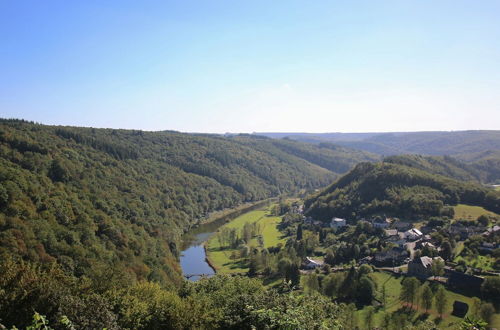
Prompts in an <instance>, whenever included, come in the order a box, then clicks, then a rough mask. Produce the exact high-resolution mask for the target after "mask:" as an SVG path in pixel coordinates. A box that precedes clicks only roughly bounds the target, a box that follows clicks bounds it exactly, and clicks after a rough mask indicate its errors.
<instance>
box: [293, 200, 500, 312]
mask: <svg viewBox="0 0 500 330" xmlns="http://www.w3.org/2000/svg"><path fill="white" fill-rule="evenodd" d="M291 213H294V214H295V218H296V219H297V218H299V217H300V219H301V221H302V223H301V224H300V226H301V227H302V229H301V230H310V231H311V233H319V236H320V241H321V240H322V241H323V245H324V246H325V247H326V250H325V255H323V256H322V255H320V253H317V251H319V250H321V249H315V250H314V253H315V255H311V256H307V257H305V258H304V261H303V263H302V265H301V273H302V274H304V275H306V274H311V273H312V272H316V273H318V272H320V273H325V272H326V273H329V272H343V271H348V269H349V268H350V267H353V266H354V267H360V266H361V265H369V266H370V267H372V268H373V269H375V270H378V271H384V272H388V273H391V274H394V275H396V276H404V277H405V278H406V277H415V278H418V279H419V280H421V281H424V282H425V281H429V282H436V283H440V284H443V285H445V286H446V287H447V288H449V289H450V290H454V291H457V292H461V293H463V294H466V295H470V296H477V295H479V293H480V292H481V286H482V285H483V283H484V281H485V278H486V277H488V276H498V275H499V266H500V265H499V264H498V260H499V259H498V256H499V254H500V253H499V252H500V249H499V248H500V244H499V238H500V235H499V234H500V226H499V225H497V224H496V223H495V221H496V219H486V218H485V217H480V219H477V220H476V221H449V220H447V219H430V220H429V221H414V222H409V221H402V220H400V219H397V218H389V217H385V216H375V217H372V218H370V219H357V220H356V221H355V222H354V221H349V220H348V219H344V218H339V217H333V218H332V219H331V220H330V221H326V222H325V221H319V220H315V219H313V218H312V217H307V216H304V215H303V214H302V213H303V207H301V206H296V207H295V208H293V207H292V210H291ZM320 244H321V243H320ZM328 246H329V247H328ZM346 252H347V253H346ZM332 255H333V257H332ZM465 255H471V256H472V258H471V259H475V260H483V259H484V260H486V259H488V258H491V260H492V261H494V262H493V264H491V265H490V267H484V265H479V264H477V263H470V262H468V261H466V260H468V259H466V258H464V256H465ZM349 261H350V262H349ZM481 266H483V267H481ZM469 308H471V306H468V304H467V303H465V302H463V301H458V300H457V301H454V302H453V313H454V315H455V314H456V315H457V316H461V317H463V316H464V315H465V314H466V313H467V310H468V309H469Z"/></svg>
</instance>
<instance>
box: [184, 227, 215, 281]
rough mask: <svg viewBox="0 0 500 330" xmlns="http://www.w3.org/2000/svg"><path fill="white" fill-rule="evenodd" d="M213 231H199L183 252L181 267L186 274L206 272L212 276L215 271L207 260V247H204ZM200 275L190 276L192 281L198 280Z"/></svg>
mask: <svg viewBox="0 0 500 330" xmlns="http://www.w3.org/2000/svg"><path fill="white" fill-rule="evenodd" d="M211 234H212V232H207V233H199V234H197V235H194V239H192V240H191V243H190V244H189V245H188V246H187V247H186V248H185V250H183V251H182V253H181V258H180V259H181V260H180V261H181V267H182V272H183V273H184V275H192V274H206V275H208V276H212V275H214V274H215V271H214V270H213V269H212V267H210V265H209V264H208V263H207V262H206V260H205V258H206V255H205V249H204V248H203V243H204V242H205V241H206V240H207V239H208V238H209V237H210V235H211ZM199 279H200V276H192V277H190V278H189V280H190V281H197V280H199Z"/></svg>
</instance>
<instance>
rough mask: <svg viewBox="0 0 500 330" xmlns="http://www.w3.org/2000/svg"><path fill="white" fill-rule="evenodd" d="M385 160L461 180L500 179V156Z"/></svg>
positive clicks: (489, 181)
mask: <svg viewBox="0 0 500 330" xmlns="http://www.w3.org/2000/svg"><path fill="white" fill-rule="evenodd" d="M384 162H387V163H393V164H400V165H405V166H410V167H414V168H418V169H421V170H424V171H427V172H429V173H433V174H439V175H444V176H448V177H451V178H454V179H457V180H461V181H477V182H483V183H495V182H498V181H499V180H500V157H499V158H496V157H492V158H485V159H482V160H480V161H477V162H473V163H466V162H463V161H460V160H458V159H455V158H453V157H450V156H420V155H400V156H390V157H386V158H384Z"/></svg>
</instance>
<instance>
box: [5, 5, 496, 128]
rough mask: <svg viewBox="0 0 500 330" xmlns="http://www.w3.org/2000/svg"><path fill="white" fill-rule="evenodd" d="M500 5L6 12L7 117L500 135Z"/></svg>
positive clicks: (14, 8) (116, 124) (121, 124)
mask: <svg viewBox="0 0 500 330" xmlns="http://www.w3.org/2000/svg"><path fill="white" fill-rule="evenodd" d="M499 91H500V1H497V0H494V1H488V0H481V1H475V0H470V1H460V0H453V1H446V0H440V1H436V0H418V1H417V0H414V1H409V0H395V1H384V0H378V1H373V0H370V1H358V0H352V1H331V0H330V1H321V0H308V1H306V0H302V1H296V0H286V1H281V0H273V1H269V0H267V1H259V0H252V1H243V0H242V1H234V0H228V1H219V0H199V1H192V0H181V1H168V0H163V1H148V0H144V1H129V0H107V1H102V0H100V1H93V0H86V1H67V0H63V1H52V0H46V1H35V0H33V1H24V0H15V1H13V0H0V117H3V118H22V119H27V120H33V121H36V122H41V123H44V124H55V125H74V126H92V127H112V128H131V129H143V130H178V131H184V132H209V133H225V132H248V133H250V132H263V131H266V132H271V131H273V132H388V131H424V130H468V129H500V92H499Z"/></svg>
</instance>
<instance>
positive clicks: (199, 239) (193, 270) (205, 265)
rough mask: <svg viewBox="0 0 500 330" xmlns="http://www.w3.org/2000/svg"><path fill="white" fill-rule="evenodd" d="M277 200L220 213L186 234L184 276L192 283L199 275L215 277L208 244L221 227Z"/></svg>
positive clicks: (183, 247) (183, 257) (183, 260)
mask: <svg viewBox="0 0 500 330" xmlns="http://www.w3.org/2000/svg"><path fill="white" fill-rule="evenodd" d="M275 200H276V199H275V198H271V199H267V200H263V201H258V202H255V203H251V204H249V203H247V204H244V205H241V206H240V207H238V208H236V209H232V210H225V211H224V212H219V213H218V215H219V217H215V216H212V217H211V218H210V221H206V222H204V223H203V224H199V225H197V226H196V227H194V228H192V229H191V230H189V231H188V232H187V233H186V234H184V235H183V240H182V252H181V255H180V264H181V268H182V272H183V275H184V276H186V277H187V278H188V279H189V280H192V281H196V280H198V279H199V278H200V276H199V275H208V276H211V275H214V274H215V273H216V272H217V266H216V265H215V264H214V263H213V261H211V260H210V258H208V257H207V255H208V251H207V244H206V242H207V241H208V240H209V239H210V238H211V237H212V236H213V235H214V234H215V233H216V232H217V230H218V229H219V228H220V227H222V226H224V225H226V224H228V223H230V222H232V221H233V220H234V219H236V218H238V217H240V216H243V215H245V214H247V213H249V212H252V211H253V210H256V209H262V208H266V206H269V205H270V203H272V202H273V201H275Z"/></svg>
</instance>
